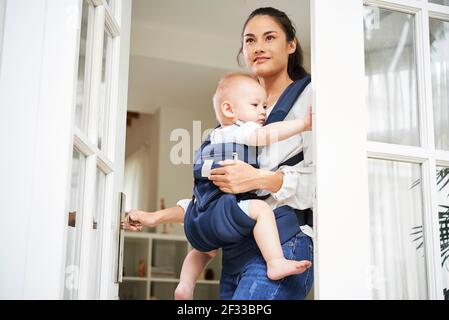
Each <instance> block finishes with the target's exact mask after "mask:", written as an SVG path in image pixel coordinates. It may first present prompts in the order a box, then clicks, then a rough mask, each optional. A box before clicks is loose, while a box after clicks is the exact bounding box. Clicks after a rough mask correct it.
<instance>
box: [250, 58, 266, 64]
mask: <svg viewBox="0 0 449 320" xmlns="http://www.w3.org/2000/svg"><path fill="white" fill-rule="evenodd" d="M268 60H270V58H266V57H259V58H256V59H254V62H255V63H258V64H261V63H264V62H267V61H268Z"/></svg>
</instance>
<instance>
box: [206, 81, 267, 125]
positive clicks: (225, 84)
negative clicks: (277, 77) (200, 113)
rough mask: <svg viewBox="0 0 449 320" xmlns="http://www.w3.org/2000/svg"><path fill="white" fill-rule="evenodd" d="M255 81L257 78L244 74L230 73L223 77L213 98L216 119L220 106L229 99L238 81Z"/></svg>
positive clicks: (219, 113) (218, 115)
mask: <svg viewBox="0 0 449 320" xmlns="http://www.w3.org/2000/svg"><path fill="white" fill-rule="evenodd" d="M243 80H244V81H247V80H251V81H256V82H257V83H259V82H258V81H257V78H256V77H254V76H252V75H251V74H249V73H245V72H231V73H228V74H226V75H224V76H223V77H222V78H221V79H220V81H219V82H218V85H217V89H216V90H215V94H214V97H213V103H214V109H215V113H216V115H217V118H219V117H220V115H221V109H220V107H221V104H222V103H223V102H224V101H226V100H228V99H230V96H231V94H232V92H234V91H235V89H236V88H237V87H238V85H239V82H240V81H243Z"/></svg>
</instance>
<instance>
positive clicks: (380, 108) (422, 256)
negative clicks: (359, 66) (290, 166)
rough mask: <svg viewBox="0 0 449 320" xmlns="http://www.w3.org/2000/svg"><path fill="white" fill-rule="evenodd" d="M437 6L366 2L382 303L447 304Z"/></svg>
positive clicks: (442, 18)
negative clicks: (442, 301) (444, 300)
mask: <svg viewBox="0 0 449 320" xmlns="http://www.w3.org/2000/svg"><path fill="white" fill-rule="evenodd" d="M432 3H437V4H441V5H447V4H448V3H447V1H421V2H417V1H383V2H382V4H379V2H377V1H372V2H371V1H365V12H364V34H365V84H366V89H367V90H366V105H367V108H368V119H367V128H368V130H367V139H368V144H367V145H368V150H367V151H368V177H369V189H370V226H371V239H372V242H371V243H372V249H371V260H372V267H373V277H374V279H373V284H374V286H373V288H372V289H373V296H374V298H377V299H441V298H443V297H444V294H445V293H446V298H448V296H447V290H448V281H447V277H448V276H447V265H445V263H446V262H447V260H444V257H445V254H446V255H447V243H448V242H447V239H446V238H445V237H446V235H445V231H447V229H445V227H444V226H445V223H446V222H447V220H445V219H447V217H446V216H447V210H446V211H445V210H444V209H445V208H446V207H445V206H446V205H447V203H446V202H444V201H443V198H444V197H443V196H442V194H443V195H444V193H446V196H447V195H448V194H449V192H448V190H447V185H446V186H445V187H444V188H441V187H440V186H441V185H444V182H443V180H444V179H447V177H446V176H445V178H442V176H441V173H445V172H446V171H445V170H443V167H447V166H448V160H449V153H448V151H449V131H448V130H449V129H448V126H447V123H448V122H449V113H448V112H449V111H448V108H447V106H448V104H449V103H448V102H449V99H448V97H449V82H448V81H449V80H448V79H449V72H448V71H449V67H448V66H449V51H448V47H449V36H448V30H449V27H448V22H447V21H449V10H448V8H445V7H442V6H436V5H433V4H432ZM429 80H431V81H429ZM437 169H438V170H437ZM435 172H437V184H438V185H437V184H435ZM444 181H446V180H444ZM445 188H446V189H445ZM445 250H446V251H445ZM445 268H446V269H445ZM441 279H443V280H441Z"/></svg>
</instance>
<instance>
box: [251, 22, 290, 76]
mask: <svg viewBox="0 0 449 320" xmlns="http://www.w3.org/2000/svg"><path fill="white" fill-rule="evenodd" d="M295 50H296V44H295V41H290V42H287V36H286V34H285V32H284V30H282V28H281V26H280V25H279V24H278V23H277V22H276V20H275V19H274V18H272V17H270V16H265V15H259V16H255V17H254V18H252V19H251V20H250V21H249V22H248V24H247V25H246V27H245V30H244V32H243V56H244V57H245V62H246V65H247V67H248V69H249V70H250V71H251V72H253V73H254V74H256V75H257V76H258V77H261V78H265V77H271V76H273V75H276V74H278V73H280V72H283V71H285V72H287V66H288V56H289V54H291V53H293V52H295Z"/></svg>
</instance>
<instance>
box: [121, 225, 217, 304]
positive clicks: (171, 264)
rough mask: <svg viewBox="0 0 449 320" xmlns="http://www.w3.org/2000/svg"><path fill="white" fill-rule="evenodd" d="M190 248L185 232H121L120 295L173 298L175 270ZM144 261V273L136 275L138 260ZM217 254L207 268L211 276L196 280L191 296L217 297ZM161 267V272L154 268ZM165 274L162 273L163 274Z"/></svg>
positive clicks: (129, 297)
mask: <svg viewBox="0 0 449 320" xmlns="http://www.w3.org/2000/svg"><path fill="white" fill-rule="evenodd" d="M191 249H192V247H191V246H190V244H189V242H188V241H187V239H186V237H185V235H180V234H160V233H149V232H144V233H138V232H125V248H124V270H123V271H124V275H123V283H121V284H120V292H119V296H120V299H124V300H126V299H139V300H143V299H146V300H150V299H164V300H165V299H173V293H174V289H175V288H176V285H177V284H178V282H179V273H180V271H181V266H182V262H183V260H184V258H185V256H186V254H187V253H188V252H189V251H190V250H191ZM141 261H143V263H144V265H145V269H146V270H145V275H144V276H139V275H138V268H139V263H140V262H141ZM220 262H221V258H220V257H216V258H215V259H214V261H212V262H211V263H210V264H209V266H208V267H207V268H209V269H211V270H212V272H213V275H214V279H217V280H199V281H198V282H197V287H196V289H195V295H194V298H199V299H218V298H219V296H218V292H219V283H220V282H219V280H218V276H219V274H220V271H221V269H220V267H221V263H220ZM160 268H163V269H164V268H165V269H166V270H170V272H168V271H165V273H161V276H156V272H157V271H156V270H160ZM164 274H165V276H163V275H164Z"/></svg>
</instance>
